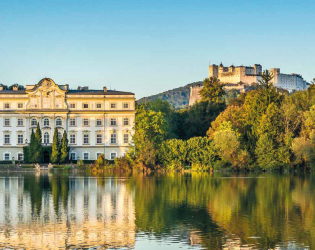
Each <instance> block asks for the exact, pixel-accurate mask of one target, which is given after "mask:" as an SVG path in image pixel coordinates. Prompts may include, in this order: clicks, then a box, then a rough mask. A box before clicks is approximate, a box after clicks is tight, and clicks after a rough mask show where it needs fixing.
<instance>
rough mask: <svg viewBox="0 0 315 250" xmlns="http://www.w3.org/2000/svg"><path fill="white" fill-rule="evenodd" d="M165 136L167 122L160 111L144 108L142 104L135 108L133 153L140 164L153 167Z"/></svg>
mask: <svg viewBox="0 0 315 250" xmlns="http://www.w3.org/2000/svg"><path fill="white" fill-rule="evenodd" d="M166 136H167V122H166V119H165V115H164V114H163V113H162V112H155V111H152V110H146V109H145V107H144V106H143V105H141V106H140V107H139V108H138V109H137V113H136V121H135V134H134V135H133V142H134V144H135V154H136V157H137V158H138V159H139V161H140V164H142V165H144V166H146V167H150V168H154V166H155V163H156V158H157V151H158V149H159V147H160V145H161V144H162V142H163V141H164V140H165V138H166Z"/></svg>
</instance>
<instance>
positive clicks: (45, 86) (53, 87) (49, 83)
mask: <svg viewBox="0 0 315 250" xmlns="http://www.w3.org/2000/svg"><path fill="white" fill-rule="evenodd" d="M38 91H42V92H45V93H48V94H49V93H50V92H51V91H56V92H57V93H56V95H61V96H64V95H65V93H66V90H63V89H61V88H60V87H59V86H58V84H56V83H55V82H54V81H53V80H52V79H50V78H43V79H42V80H40V81H39V82H38V83H37V84H36V85H34V87H33V88H30V89H27V90H26V93H29V94H31V95H36V92H38Z"/></svg>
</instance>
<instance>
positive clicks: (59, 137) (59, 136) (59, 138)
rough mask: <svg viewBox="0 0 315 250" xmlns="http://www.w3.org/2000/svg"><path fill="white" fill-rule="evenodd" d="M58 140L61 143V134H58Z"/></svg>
mask: <svg viewBox="0 0 315 250" xmlns="http://www.w3.org/2000/svg"><path fill="white" fill-rule="evenodd" d="M58 140H59V141H60V142H61V140H62V134H61V133H60V132H58Z"/></svg>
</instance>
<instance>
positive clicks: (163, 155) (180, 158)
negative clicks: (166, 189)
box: [159, 139, 187, 170]
mask: <svg viewBox="0 0 315 250" xmlns="http://www.w3.org/2000/svg"><path fill="white" fill-rule="evenodd" d="M186 157H187V148H186V141H183V140H177V139H172V140H167V141H164V142H163V143H162V145H161V148H160V150H159V161H160V162H161V164H162V166H163V167H165V168H166V169H167V170H182V169H183V168H184V166H185V164H186Z"/></svg>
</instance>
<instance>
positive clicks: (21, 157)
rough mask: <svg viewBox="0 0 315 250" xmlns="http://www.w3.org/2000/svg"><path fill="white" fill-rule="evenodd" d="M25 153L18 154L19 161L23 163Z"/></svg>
mask: <svg viewBox="0 0 315 250" xmlns="http://www.w3.org/2000/svg"><path fill="white" fill-rule="evenodd" d="M23 160H24V158H23V153H18V161H23Z"/></svg>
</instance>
